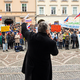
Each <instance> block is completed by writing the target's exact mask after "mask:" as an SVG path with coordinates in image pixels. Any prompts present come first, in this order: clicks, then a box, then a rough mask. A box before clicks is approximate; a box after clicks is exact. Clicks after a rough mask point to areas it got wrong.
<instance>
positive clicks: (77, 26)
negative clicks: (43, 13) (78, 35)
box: [59, 24, 80, 29]
mask: <svg viewBox="0 0 80 80" xmlns="http://www.w3.org/2000/svg"><path fill="white" fill-rule="evenodd" d="M59 25H61V27H66V28H74V29H79V27H80V25H67V24H59Z"/></svg>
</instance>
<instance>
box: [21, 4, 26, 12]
mask: <svg viewBox="0 0 80 80" xmlns="http://www.w3.org/2000/svg"><path fill="white" fill-rule="evenodd" d="M23 4H26V3H22V4H21V12H27V4H26V11H23V10H22V5H23Z"/></svg>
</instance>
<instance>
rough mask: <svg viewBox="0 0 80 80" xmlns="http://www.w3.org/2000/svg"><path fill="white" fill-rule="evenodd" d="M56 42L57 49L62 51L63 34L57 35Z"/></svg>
mask: <svg viewBox="0 0 80 80" xmlns="http://www.w3.org/2000/svg"><path fill="white" fill-rule="evenodd" d="M58 42H59V49H62V42H63V34H62V32H60V33H59V34H58Z"/></svg>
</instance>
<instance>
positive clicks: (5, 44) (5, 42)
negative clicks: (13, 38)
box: [2, 33, 8, 52]
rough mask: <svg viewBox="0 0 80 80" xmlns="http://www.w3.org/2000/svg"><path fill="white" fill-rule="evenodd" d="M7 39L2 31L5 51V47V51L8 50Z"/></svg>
mask: <svg viewBox="0 0 80 80" xmlns="http://www.w3.org/2000/svg"><path fill="white" fill-rule="evenodd" d="M7 39H8V36H7V34H6V33H4V34H3V35H2V43H3V52H5V48H6V51H8V43H7Z"/></svg>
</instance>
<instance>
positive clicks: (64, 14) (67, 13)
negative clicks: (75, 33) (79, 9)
mask: <svg viewBox="0 0 80 80" xmlns="http://www.w3.org/2000/svg"><path fill="white" fill-rule="evenodd" d="M63 7H66V9H67V10H66V14H63V13H62V10H63ZM62 10H61V14H62V15H67V14H68V6H62Z"/></svg>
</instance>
